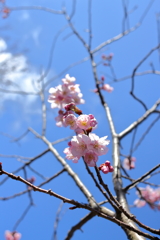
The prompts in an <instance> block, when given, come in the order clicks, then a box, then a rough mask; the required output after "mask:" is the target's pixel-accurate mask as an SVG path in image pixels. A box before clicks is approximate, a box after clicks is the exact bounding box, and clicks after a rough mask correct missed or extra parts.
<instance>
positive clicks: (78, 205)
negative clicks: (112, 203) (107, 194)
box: [0, 170, 160, 240]
mask: <svg viewBox="0 0 160 240" xmlns="http://www.w3.org/2000/svg"><path fill="white" fill-rule="evenodd" d="M0 174H1V175H2V174H5V175H7V176H8V177H10V178H12V179H14V180H17V181H20V182H23V183H25V184H27V185H28V186H30V187H31V188H33V190H34V191H38V192H42V193H45V194H48V195H50V196H53V197H56V198H59V199H61V200H63V202H64V203H65V202H67V203H69V204H72V205H74V206H76V208H82V209H87V210H89V211H91V212H93V213H96V215H98V216H100V217H102V218H105V219H108V220H110V221H112V222H115V223H116V224H118V225H119V226H121V227H123V228H126V229H129V230H131V231H133V232H135V233H137V234H138V235H141V236H144V237H147V238H149V239H151V240H160V239H159V238H158V237H154V236H152V235H150V234H148V233H144V232H142V231H140V230H138V229H136V228H134V227H132V226H131V225H128V224H126V223H124V222H122V221H120V220H118V219H117V218H115V217H111V216H109V215H107V214H104V213H103V212H100V210H102V209H101V208H100V207H99V208H100V210H99V208H98V209H96V208H92V207H90V206H89V205H88V204H84V203H79V202H78V201H75V200H71V199H69V198H65V197H63V196H61V195H59V194H57V193H55V192H53V191H52V190H51V189H49V190H45V189H42V188H40V187H36V186H34V185H33V184H31V183H29V182H28V181H26V180H25V179H23V178H22V177H20V176H15V175H13V174H12V173H8V172H6V171H4V170H1V171H0Z"/></svg>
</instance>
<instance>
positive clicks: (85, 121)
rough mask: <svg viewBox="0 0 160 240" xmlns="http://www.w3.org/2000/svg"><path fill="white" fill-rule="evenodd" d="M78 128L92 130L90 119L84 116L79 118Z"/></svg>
mask: <svg viewBox="0 0 160 240" xmlns="http://www.w3.org/2000/svg"><path fill="white" fill-rule="evenodd" d="M77 126H78V127H79V128H81V129H84V130H87V129H88V128H90V117H89V116H88V115H85V114H82V115H80V116H79V117H78V118H77Z"/></svg>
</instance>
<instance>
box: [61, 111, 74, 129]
mask: <svg viewBox="0 0 160 240" xmlns="http://www.w3.org/2000/svg"><path fill="white" fill-rule="evenodd" d="M76 120H77V118H76V117H75V116H74V115H73V114H69V115H67V117H65V118H64V123H65V124H66V126H68V125H69V126H70V129H73V130H75V129H76V128H77V123H76Z"/></svg>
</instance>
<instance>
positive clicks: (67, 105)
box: [64, 102, 76, 111]
mask: <svg viewBox="0 0 160 240" xmlns="http://www.w3.org/2000/svg"><path fill="white" fill-rule="evenodd" d="M75 106H76V105H75V103H74V102H71V103H68V104H66V105H65V106H64V108H65V110H66V111H69V110H72V111H74V109H75Z"/></svg>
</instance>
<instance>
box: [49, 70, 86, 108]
mask: <svg viewBox="0 0 160 240" xmlns="http://www.w3.org/2000/svg"><path fill="white" fill-rule="evenodd" d="M75 80H76V79H75V78H74V77H70V76H69V74H66V76H65V78H63V79H62V82H63V84H61V85H58V86H56V87H55V88H53V87H52V88H50V89H49V93H50V96H49V99H48V102H50V103H51V108H60V109H62V108H64V106H65V105H66V104H68V103H71V102H73V103H75V104H76V105H78V104H83V103H84V100H83V99H82V97H83V94H82V93H81V91H80V88H79V84H75V83H74V82H75Z"/></svg>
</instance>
